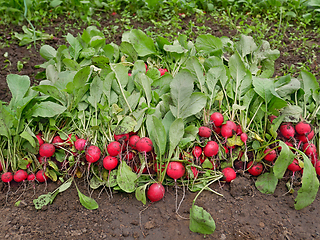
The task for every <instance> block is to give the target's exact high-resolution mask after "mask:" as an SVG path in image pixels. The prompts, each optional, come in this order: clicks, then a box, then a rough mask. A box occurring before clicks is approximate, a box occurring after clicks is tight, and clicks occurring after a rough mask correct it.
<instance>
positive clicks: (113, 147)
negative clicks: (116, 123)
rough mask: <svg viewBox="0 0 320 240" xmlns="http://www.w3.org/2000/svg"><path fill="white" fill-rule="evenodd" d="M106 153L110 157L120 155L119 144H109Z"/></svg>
mask: <svg viewBox="0 0 320 240" xmlns="http://www.w3.org/2000/svg"><path fill="white" fill-rule="evenodd" d="M107 152H108V153H109V155H110V156H111V157H115V156H117V155H119V153H121V144H120V143H119V142H111V143H109V144H108V146H107Z"/></svg>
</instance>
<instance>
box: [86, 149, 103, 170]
mask: <svg viewBox="0 0 320 240" xmlns="http://www.w3.org/2000/svg"><path fill="white" fill-rule="evenodd" d="M100 155H101V151H100V149H99V148H98V147H97V146H94V145H91V146H90V147H88V149H87V150H86V160H87V161H88V162H89V166H90V164H91V163H94V162H96V161H98V160H99V159H100Z"/></svg>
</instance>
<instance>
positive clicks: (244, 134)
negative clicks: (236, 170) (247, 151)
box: [240, 133, 248, 145]
mask: <svg viewBox="0 0 320 240" xmlns="http://www.w3.org/2000/svg"><path fill="white" fill-rule="evenodd" d="M240 139H241V141H242V142H244V145H247V140H248V135H247V134H246V133H241V135H240Z"/></svg>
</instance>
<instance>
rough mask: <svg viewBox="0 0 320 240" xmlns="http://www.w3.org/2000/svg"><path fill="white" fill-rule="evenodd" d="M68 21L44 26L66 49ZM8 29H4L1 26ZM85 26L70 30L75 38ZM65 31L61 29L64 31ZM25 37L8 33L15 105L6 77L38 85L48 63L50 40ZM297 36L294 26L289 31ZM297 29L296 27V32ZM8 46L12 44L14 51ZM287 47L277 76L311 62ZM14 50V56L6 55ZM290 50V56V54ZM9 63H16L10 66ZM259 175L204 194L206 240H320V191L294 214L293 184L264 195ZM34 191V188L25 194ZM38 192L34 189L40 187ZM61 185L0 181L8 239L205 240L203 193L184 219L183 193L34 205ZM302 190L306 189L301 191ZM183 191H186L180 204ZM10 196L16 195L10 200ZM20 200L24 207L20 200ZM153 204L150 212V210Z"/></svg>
mask: <svg viewBox="0 0 320 240" xmlns="http://www.w3.org/2000/svg"><path fill="white" fill-rule="evenodd" d="M116 19H117V16H115V17H109V18H105V20H103V21H101V22H100V24H101V28H102V27H108V26H109V27H110V26H113V25H114V24H115V22H116ZM67 21H68V22H66V20H65V19H56V20H53V22H52V24H51V26H50V27H46V28H43V29H44V30H45V31H46V32H47V33H53V34H54V36H56V37H58V40H55V41H46V42H43V43H45V44H49V45H51V46H53V47H54V48H57V46H58V45H61V44H65V42H64V39H63V35H64V34H65V33H64V32H63V31H62V30H61V29H63V28H62V27H61V26H64V25H66V24H68V25H69V26H73V23H74V21H72V20H67ZM183 21H184V23H183V27H182V30H183V29H186V28H187V27H188V23H189V21H190V19H189V18H186V19H184V20H183ZM205 24H206V25H208V26H210V27H211V34H213V35H216V36H218V37H220V36H228V37H231V38H232V37H233V36H235V35H236V34H237V31H236V30H234V29H230V28H229V27H228V26H219V25H217V24H216V23H213V22H206V23H205ZM133 26H134V27H135V28H141V29H146V28H149V27H150V26H151V27H152V25H151V24H146V23H139V22H134V23H133ZM0 27H3V26H0ZM84 28H85V26H83V27H81V29H75V28H69V29H68V31H69V32H71V33H72V34H73V35H75V34H77V33H78V32H82V31H83V29H84ZM59 29H60V30H59ZM15 31H16V32H22V30H21V26H14V25H12V26H9V27H6V28H5V29H3V31H0V37H2V42H1V43H2V44H3V45H4V46H5V47H3V48H1V49H0V100H2V101H6V102H8V101H10V97H11V95H10V92H9V90H8V86H7V84H6V76H7V75H8V74H10V73H13V74H20V75H28V76H29V77H30V79H31V84H37V80H36V79H35V75H36V74H37V73H38V72H39V71H40V70H39V69H38V68H36V67H35V66H36V65H39V64H41V63H43V62H44V60H43V59H42V58H41V56H40V54H39V52H38V50H39V48H40V45H41V44H43V43H37V45H36V49H35V48H34V47H33V46H32V45H31V47H30V46H29V47H28V46H24V47H20V46H19V45H18V44H17V42H16V41H15V40H13V39H11V33H12V32H15ZM288 31H290V29H288ZM291 31H293V30H291ZM121 34H122V32H121V31H119V32H117V33H116V34H113V35H112V36H111V37H110V39H108V41H110V42H115V43H117V44H120V40H121ZM309 40H310V42H315V43H316V42H318V39H317V38H316V36H309ZM5 41H8V42H10V46H6V44H5ZM284 41H287V42H286V43H287V45H286V48H284V49H280V51H281V56H280V58H279V59H278V60H277V61H276V64H275V76H279V75H281V68H282V66H283V65H282V64H287V65H288V66H290V64H292V63H294V64H296V63H298V62H301V61H305V58H304V57H303V55H302V54H301V55H299V54H293V53H292V51H293V49H296V48H297V45H299V43H296V42H291V41H289V40H288V39H286V37H284ZM6 52H7V53H8V58H5V57H4V53H6ZM284 52H287V53H289V57H288V56H287V55H286V56H284V54H283V53H284ZM319 54H320V52H319V49H317V51H316V52H315V55H316V57H315V61H314V62H313V63H312V66H310V69H311V71H312V72H313V73H315V72H316V66H317V65H319V64H320V62H319V61H320V56H319ZM6 60H8V61H6ZM18 61H22V62H23V63H24V66H23V69H22V70H21V71H20V72H18V71H17V67H16V66H17V62H18ZM254 181H255V178H252V177H248V176H246V175H244V176H239V177H237V178H236V179H235V180H234V181H233V182H232V183H231V184H227V183H226V184H224V183H223V182H221V183H219V184H218V183H216V184H213V185H212V186H211V187H212V189H214V190H215V191H217V192H219V193H221V194H223V197H221V196H218V195H216V194H214V193H211V192H205V191H204V192H203V193H201V195H200V196H199V198H198V199H197V201H196V204H197V205H198V206H200V207H203V208H204V209H205V210H207V211H208V212H209V213H210V214H211V215H212V217H213V219H214V220H215V222H216V231H215V232H214V233H213V234H211V235H207V236H205V238H208V239H221V240H224V239H227V240H228V239H286V240H289V239H290V240H292V239H320V225H319V222H320V194H319V193H318V195H317V197H316V200H315V201H314V202H313V203H312V204H311V205H310V206H308V207H306V208H304V209H303V210H300V211H296V210H295V209H294V198H295V196H296V192H295V193H294V194H286V192H287V188H286V186H285V183H286V181H281V182H280V183H279V185H278V187H277V189H276V191H275V193H274V194H271V195H267V194H262V193H260V192H259V191H258V190H257V189H256V188H255V186H254ZM77 183H78V185H79V188H80V190H81V192H82V193H84V194H86V195H89V193H88V189H87V187H85V186H84V184H83V183H81V182H80V181H78V182H77ZM25 187H26V189H25ZM33 187H35V188H34V190H33ZM57 187H58V183H53V182H49V183H48V185H46V184H41V185H38V184H35V185H33V184H28V185H25V184H21V185H12V186H11V189H10V191H9V193H8V189H7V186H6V185H4V184H3V183H0V206H1V218H0V229H1V231H0V239H36V238H37V239H162V238H163V239H203V238H204V236H203V235H201V234H197V233H193V232H191V231H190V230H189V225H188V224H189V220H186V219H184V218H188V217H189V210H190V207H191V206H192V201H193V199H194V197H195V193H191V192H188V191H186V194H185V198H184V201H183V202H182V205H181V207H180V210H179V214H180V215H181V217H180V216H178V215H177V214H176V213H175V190H174V188H172V187H168V188H167V189H166V194H165V197H164V199H163V200H161V201H160V202H157V203H153V204H147V206H144V205H143V204H142V203H141V202H139V201H137V200H136V199H135V196H134V194H125V193H121V192H119V193H113V198H109V197H108V195H107V192H106V191H103V192H102V193H101V195H100V196H99V194H100V193H99V192H100V191H99V190H97V191H95V192H93V194H92V197H93V198H94V199H95V200H96V201H97V203H98V204H99V208H98V209H97V210H87V209H85V208H84V207H82V205H81V204H80V202H79V198H78V194H77V190H76V188H75V186H74V184H73V185H72V187H71V188H70V189H68V190H67V191H65V192H63V193H60V194H59V195H58V196H57V197H56V199H55V200H54V202H53V204H51V205H49V206H46V207H43V209H42V210H36V209H35V208H34V205H33V202H32V200H33V199H35V198H37V197H38V196H40V195H42V194H44V193H47V192H48V191H53V190H54V189H56V188H57ZM295 188H296V190H297V189H298V188H299V186H296V187H295ZM182 196H183V190H182V189H181V188H179V189H178V201H180V199H181V198H182ZM6 198H8V199H7V200H6ZM18 200H20V201H21V202H20V205H19V206H15V203H16V202H17V201H18ZM146 207H147V208H146Z"/></svg>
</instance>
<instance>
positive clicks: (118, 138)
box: [113, 133, 129, 142]
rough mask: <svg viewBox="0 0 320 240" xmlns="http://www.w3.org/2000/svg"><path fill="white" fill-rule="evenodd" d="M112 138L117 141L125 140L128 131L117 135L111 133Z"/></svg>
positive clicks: (127, 138)
mask: <svg viewBox="0 0 320 240" xmlns="http://www.w3.org/2000/svg"><path fill="white" fill-rule="evenodd" d="M113 137H114V140H116V141H119V142H123V141H124V142H126V141H128V140H129V133H124V134H119V135H115V134H114V135H113Z"/></svg>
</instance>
